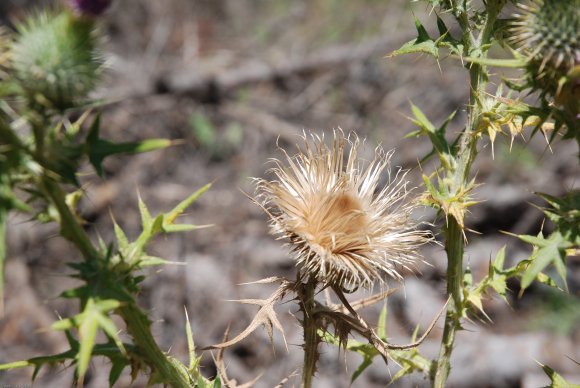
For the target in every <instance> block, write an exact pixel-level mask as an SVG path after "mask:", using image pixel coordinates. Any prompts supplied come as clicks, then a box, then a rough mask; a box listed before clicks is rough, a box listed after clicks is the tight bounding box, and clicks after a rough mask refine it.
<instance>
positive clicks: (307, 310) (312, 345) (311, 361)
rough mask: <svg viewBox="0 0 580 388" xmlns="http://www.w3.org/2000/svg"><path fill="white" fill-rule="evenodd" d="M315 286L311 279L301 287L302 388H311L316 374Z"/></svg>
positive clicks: (317, 338) (314, 281)
mask: <svg viewBox="0 0 580 388" xmlns="http://www.w3.org/2000/svg"><path fill="white" fill-rule="evenodd" d="M316 284H317V282H316V279H315V278H314V277H311V278H309V279H308V282H307V283H306V284H305V285H304V286H303V296H302V298H303V299H302V312H303V314H304V317H303V320H302V324H303V326H304V367H303V368H304V369H303V370H302V384H301V387H302V388H310V387H312V378H313V377H314V373H315V372H316V362H317V361H318V343H319V342H320V338H319V337H318V332H317V331H318V328H317V326H316V322H315V320H314V317H313V312H314V292H315V290H316Z"/></svg>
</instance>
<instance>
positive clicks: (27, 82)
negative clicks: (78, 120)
mask: <svg viewBox="0 0 580 388" xmlns="http://www.w3.org/2000/svg"><path fill="white" fill-rule="evenodd" d="M18 32H19V36H18V38H17V39H16V41H15V42H14V45H13V47H12V50H11V53H12V64H13V68H14V70H15V78H17V80H18V82H19V84H20V85H21V87H22V89H23V91H24V94H25V96H26V98H27V99H28V100H29V101H31V102H35V103H41V104H43V105H47V106H48V107H50V108H56V109H60V110H64V109H67V108H70V107H73V106H75V105H76V104H77V103H78V102H79V101H82V100H83V99H85V98H86V97H87V95H88V93H89V92H90V91H91V90H92V89H93V88H94V86H95V84H96V82H97V80H98V78H99V73H100V69H101V67H102V60H101V57H100V56H99V55H98V50H97V36H96V34H95V31H94V25H93V23H92V22H90V21H88V20H81V19H78V18H75V17H73V16H72V15H71V14H69V13H67V12H62V13H59V14H52V13H41V14H39V15H37V16H35V17H32V18H30V19H29V20H27V22H26V23H24V24H22V25H20V26H18Z"/></svg>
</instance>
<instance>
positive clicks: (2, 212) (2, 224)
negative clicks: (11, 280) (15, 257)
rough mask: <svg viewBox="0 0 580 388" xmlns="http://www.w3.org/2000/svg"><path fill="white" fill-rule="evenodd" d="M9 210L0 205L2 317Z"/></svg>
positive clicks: (1, 314)
mask: <svg viewBox="0 0 580 388" xmlns="http://www.w3.org/2000/svg"><path fill="white" fill-rule="evenodd" d="M7 215H8V214H7V211H6V209H3V208H2V207H0V318H1V317H3V316H4V264H5V262H6V222H7Z"/></svg>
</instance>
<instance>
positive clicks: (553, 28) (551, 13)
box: [510, 0, 580, 96]
mask: <svg viewBox="0 0 580 388" xmlns="http://www.w3.org/2000/svg"><path fill="white" fill-rule="evenodd" d="M518 8H519V10H520V12H519V13H518V14H516V15H515V20H514V22H513V23H512V27H511V37H510V41H511V42H512V43H513V44H514V45H515V46H516V47H517V48H518V49H519V50H520V51H522V52H523V53H524V54H525V55H527V56H528V57H529V59H530V61H529V66H528V69H527V71H528V73H529V75H530V77H529V81H530V84H531V86H532V87H533V88H534V89H537V90H538V89H539V90H542V91H543V93H544V94H549V95H552V96H555V95H557V93H558V92H559V88H560V87H561V85H562V83H563V82H566V80H565V79H564V80H563V78H564V77H566V76H567V74H568V73H569V72H570V71H571V70H572V69H573V68H574V67H575V66H578V65H579V64H580V33H579V31H580V0H530V1H528V2H527V3H525V4H523V3H522V4H518Z"/></svg>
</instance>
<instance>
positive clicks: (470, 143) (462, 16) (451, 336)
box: [432, 0, 501, 388]
mask: <svg viewBox="0 0 580 388" xmlns="http://www.w3.org/2000/svg"><path fill="white" fill-rule="evenodd" d="M499 4H500V2H499V1H498V0H490V1H489V2H488V3H487V14H486V19H485V22H484V25H483V29H482V31H481V33H480V34H479V36H478V37H477V38H474V37H473V35H472V34H471V31H470V30H469V29H470V28H471V27H470V26H469V24H468V23H467V22H466V21H467V20H468V17H467V16H468V15H467V10H465V9H463V10H462V12H459V13H457V14H455V13H454V14H455V16H456V18H457V20H458V22H459V24H460V26H461V28H462V29H463V30H464V35H463V41H464V42H463V43H464V46H465V50H466V52H465V54H466V55H473V54H474V53H478V55H479V56H480V57H485V56H486V48H485V47H487V46H488V45H489V43H490V41H491V39H492V37H493V30H494V29H493V27H494V24H495V22H496V18H497V15H498V13H499V11H500V8H501V6H500V5H499ZM487 76H488V74H487V72H486V69H485V67H484V66H483V65H480V64H475V63H474V64H471V65H469V79H470V82H469V86H470V96H469V105H468V122H467V125H466V127H465V130H464V131H463V134H462V135H461V140H460V143H459V152H458V157H457V160H456V162H457V163H456V165H455V169H454V171H449V173H450V175H451V177H450V178H451V180H452V190H453V191H454V192H455V193H459V192H461V189H464V188H467V187H468V186H469V179H470V171H471V166H472V164H473V161H474V160H475V157H476V156H477V140H478V137H477V136H476V132H477V130H478V128H479V126H480V120H481V113H482V112H481V102H482V101H483V100H484V99H485V98H486V86H487ZM462 224H463V220H458V219H456V218H455V217H453V216H449V218H448V224H447V227H446V229H445V250H446V252H447V292H448V294H449V295H451V303H450V304H449V308H448V309H447V314H446V316H445V324H444V329H443V338H442V340H441V348H440V351H439V358H438V360H437V363H436V366H435V370H434V373H433V375H432V379H433V386H434V387H436V388H443V387H445V383H446V381H447V377H448V376H449V371H450V361H451V354H452V352H453V346H454V342H455V333H456V331H457V330H458V329H459V328H460V327H461V317H462V316H463V308H464V306H463V300H462V298H463V290H462V287H463V275H464V274H463V253H464V244H465V240H464V236H463V228H462V226H461V225H462Z"/></svg>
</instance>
